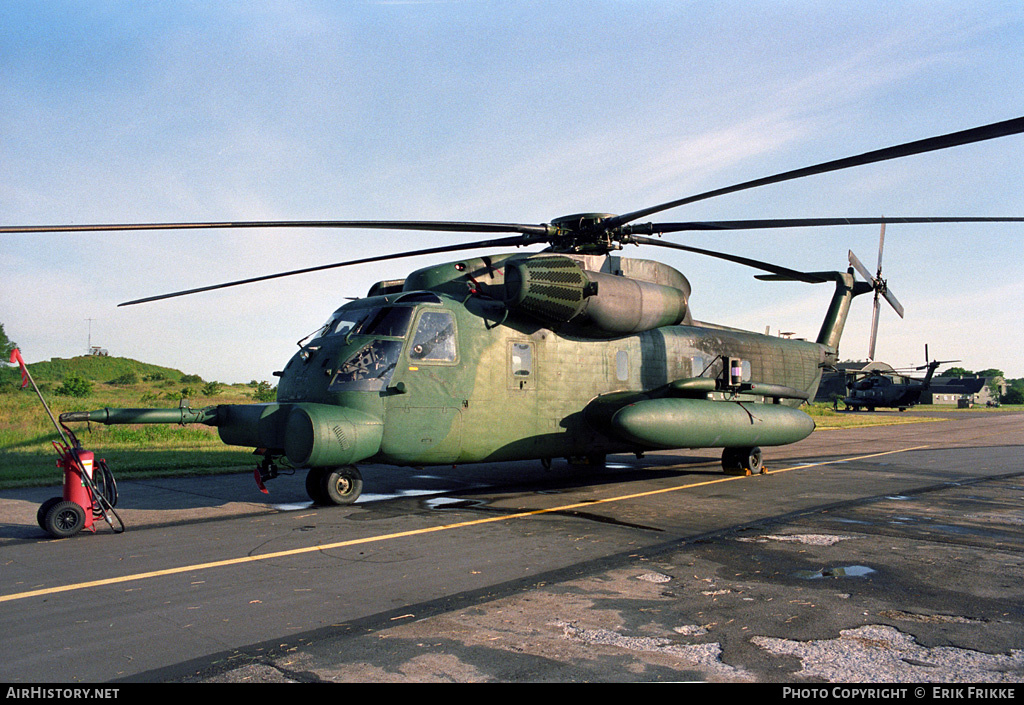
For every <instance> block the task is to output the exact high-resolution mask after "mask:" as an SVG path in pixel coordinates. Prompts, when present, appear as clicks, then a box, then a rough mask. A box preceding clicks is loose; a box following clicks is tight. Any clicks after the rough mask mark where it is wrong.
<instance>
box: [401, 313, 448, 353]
mask: <svg viewBox="0 0 1024 705" xmlns="http://www.w3.org/2000/svg"><path fill="white" fill-rule="evenodd" d="M455 350H456V348H455V319H454V318H453V317H452V314H451V313H449V312H448V311H425V312H424V313H423V315H422V316H420V322H419V324H418V325H417V326H416V333H415V335H414V336H413V339H412V344H410V345H409V360H410V361H413V362H455Z"/></svg>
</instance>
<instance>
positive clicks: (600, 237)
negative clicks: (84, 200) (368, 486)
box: [0, 118, 1024, 504]
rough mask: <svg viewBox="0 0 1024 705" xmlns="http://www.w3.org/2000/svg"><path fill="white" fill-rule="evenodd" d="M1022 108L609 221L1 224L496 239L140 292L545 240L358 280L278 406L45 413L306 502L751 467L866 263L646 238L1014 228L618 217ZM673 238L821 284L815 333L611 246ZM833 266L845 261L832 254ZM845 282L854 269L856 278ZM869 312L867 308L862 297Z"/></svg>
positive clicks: (968, 135)
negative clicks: (419, 487)
mask: <svg viewBox="0 0 1024 705" xmlns="http://www.w3.org/2000/svg"><path fill="white" fill-rule="evenodd" d="M1022 131H1024V118H1016V119H1013V120H1008V121H1005V122H1000V123H994V124H991V125H987V126H983V127H979V128H974V129H970V130H964V131H961V132H956V133H951V134H948V135H942V136H939V137H933V138H929V139H924V140H918V141H915V142H910V143H905V144H901V145H897V146H894V147H889V148H885V149H880V150H874V151H871V152H867V153H864V154H861V155H858V156H853V157H848V158H844V159H838V160H833V161H828V162H823V163H821V164H817V165H814V166H810V167H806V168H802V169H796V170H791V171H786V172H782V173H779V174H775V175H773V176H769V177H765V178H761V179H756V180H752V181H745V182H742V183H738V184H735V185H732V186H728V187H725V188H720V189H716V190H713V191H708V192H704V193H700V194H697V195H693V196H689V197H686V198H682V199H678V200H675V201H670V202H667V203H663V204H660V205H657V206H653V207H649V208H645V209H641V210H638V211H634V212H631V213H626V214H624V215H609V214H603V213H589V214H581V215H575V216H566V217H562V218H557V219H555V220H553V221H552V222H551V223H544V224H517V223H474V222H457V221H273V222H208V223H160V224H120V225H81V226H17V227H4V228H0V232H8V233H13V232H22V233H24V232H84V231H96V230H104V231H130V230H154V229H156V230H160V229H164V230H170V229H199V228H254V227H260V228H276V227H323V228H355V229H384V230H418V231H435V232H474V233H486V234H488V235H492V236H493V235H495V234H499V233H513V235H511V236H506V237H501V238H493V237H492V238H490V239H486V240H482V241H477V242H472V243H466V244H457V245H444V246H437V247H430V248H425V249H418V250H414V251H408V252H401V253H396V254H382V255H379V256H374V257H368V258H363V259H358V260H350V261H345V262H338V263H334V264H325V265H319V266H315V267H308V268H304V269H299V270H292V271H288V272H281V273H276V274H270V275H265V276H260V277H251V278H247V279H243V280H238V281H233V282H228V283H224V284H217V285H212V286H204V287H198V288H192V289H187V290H183V291H178V292H174V293H170V294H163V295H158V296H150V297H146V298H141V299H136V300H133V301H129V302H126V304H122V305H130V304H139V303H143V302H149V301H156V300H160V299H165V298H169V297H174V296H182V295H186V294H195V293H199V292H204V291H211V290H215V289H220V288H224V287H229V286H236V285H240V284H249V283H254V282H259V281H265V280H268V279H273V278H278V277H284V276H291V275H296V274H301V273H309V272H314V271H321V270H325V269H330V268H334V267H342V266H349V265H356V264H365V263H370V262H380V261H387V260H392V259H398V258H402V257H411V256H415V255H425V254H441V253H447V252H456V251H462V250H479V249H483V248H491V247H508V248H512V247H515V248H518V247H522V246H529V245H537V244H541V245H546V246H547V247H546V249H545V250H544V251H543V252H541V253H534V254H522V253H508V254H502V255H497V256H489V257H470V258H467V259H463V260H459V261H454V262H448V263H444V264H440V265H435V266H431V267H426V268H423V269H419V270H417V271H415V272H413V273H411V274H409V275H408V276H406V277H405V278H404V279H397V280H385V281H381V282H379V283H378V284H376V285H375V286H374V287H373V288H371V290H370V291H369V292H368V294H367V296H366V297H365V298H362V299H359V300H357V301H353V302H350V303H347V304H345V305H344V306H342V307H341V308H339V309H338V310H337V311H336V312H335V313H334V314H333V315H332V316H331V317H330V318H329V319H328V321H327V323H326V324H325V325H324V326H323V327H322V328H321V329H320V330H319V331H318V332H317V333H315V334H314V335H313V336H311V337H310V338H307V339H305V340H304V341H302V345H301V347H300V350H299V351H298V352H297V353H296V354H295V355H294V356H293V357H292V359H291V360H289V361H288V364H287V365H286V366H285V367H284V368H283V369H282V370H281V371H280V372H278V373H275V374H277V375H278V376H279V377H280V382H279V385H278V398H277V401H276V402H274V403H270V404H252V405H219V406H211V407H206V408H204V409H190V408H187V407H184V408H178V409H101V410H97V411H92V412H71V413H67V414H64V415H62V416H61V421H62V422H65V423H67V422H75V421H97V422H101V423H203V424H207V425H211V426H216V427H217V428H218V431H219V434H220V436H221V438H222V440H224V442H225V443H228V444H231V445H239V446H247V447H252V448H254V449H256V452H257V453H258V454H260V455H261V456H262V457H263V461H262V464H261V466H260V468H259V469H258V470H257V478H258V480H259V481H260V482H261V483H262V481H264V480H266V479H269V478H272V477H274V476H275V475H276V474H277V468H278V463H280V462H287V463H290V464H291V465H294V466H296V467H306V468H309V473H308V475H307V482H306V484H307V489H308V491H309V494H310V496H311V497H312V498H313V499H314V500H316V501H318V502H324V503H335V504H347V503H350V502H353V501H355V499H356V498H357V497H358V496H359V493H360V491H361V487H362V480H361V477H360V474H359V472H358V470H357V468H356V463H359V462H374V463H384V464H393V465H406V466H410V465H411V466H418V465H448V464H453V463H473V462H484V461H496V460H523V459H530V458H539V459H542V460H545V461H547V460H550V459H551V458H554V457H578V456H586V457H588V458H589V459H590V460H591V461H592V462H601V461H602V460H603V458H604V456H605V455H606V454H609V453H625V452H633V453H642V452H644V451H646V450H654V449H672V448H697V447H711V448H722V449H723V455H722V464H723V467H724V468H725V469H726V470H727V471H729V472H739V473H744V474H749V473H751V472H757V471H759V470H760V469H761V450H760V447H761V446H771V445H782V444H787V443H793V442H796V441H799V440H801V439H802V438H805V437H806V436H807V435H808V434H810V433H811V431H812V430H813V428H814V424H813V421H812V420H811V419H810V417H809V416H808V415H807V414H805V413H804V412H802V411H800V410H799V409H798V407H799V406H800V405H801V404H803V403H804V402H805V401H807V400H808V399H811V398H813V396H814V392H815V390H816V389H817V387H818V384H819V383H820V380H821V373H822V369H823V368H825V367H828V366H831V365H833V364H835V362H836V361H837V359H838V346H839V340H840V337H841V335H842V332H843V327H844V325H845V322H846V319H847V315H848V312H849V307H850V304H851V301H852V299H853V298H854V297H855V296H858V295H861V294H865V293H868V292H875V294H876V306H877V299H878V296H882V297H883V298H886V300H888V301H889V302H890V303H893V301H894V299H892V298H891V297H890V296H889V295H888V290H887V288H886V287H885V283H884V281H882V280H881V277H880V272H879V274H878V275H876V276H875V277H870V276H868V277H867V278H868V281H856V280H855V278H854V268H851V269H850V270H847V271H842V272H840V271H835V272H827V271H826V272H799V271H795V270H792V269H789V268H786V267H782V266H779V265H774V264H770V263H768V262H764V261H760V260H754V259H749V258H745V257H741V256H737V255H733V254H727V253H723V252H717V251H711V250H706V249H701V248H695V247H691V246H687V245H683V244H679V243H674V242H670V241H664V240H660V239H655V238H653V237H650V236H652V235H663V234H667V233H675V232H683V231H694V230H746V229H770V228H786V227H821V226H833V225H854V224H879V223H884V222H890V223H891V222H897V223H925V222H933V223H942V222H947V223H951V222H961V223H962V222H996V221H1024V218H973V217H964V218H944V217H939V218H931V217H920V218H917V217H915V218H801V219H766V220H743V221H712V222H674V223H660V224H654V223H636V221H638V220H640V219H642V218H645V217H647V216H649V215H652V214H655V213H658V212H662V211H665V210H669V209H672V208H676V207H679V206H683V205H687V204H690V203H694V202H696V201H701V200H705V199H710V198H713V197H717V196H721V195H725V194H729V193H734V192H738V191H742V190H746V189H751V188H756V187H760V186H766V185H769V184H774V183H780V182H784V181H789V180H794V179H798V178H803V177H807V176H812V175H815V174H822V173H826V172H830V171H838V170H841V169H847V168H852V167H856V166H861V165H866V164H871V163H876V162H882V161H887V160H891V159H897V158H901V157H907V156H911V155H914V154H921V153H924V152H929V151H934V150H940V149H946V148H950V147H954V146H958V145H965V144H970V143H973V142H980V141H984V140H990V139H994V138H997V137H1003V136H1007V135H1012V134H1018V133H1020V132H1022ZM630 244H632V245H648V246H657V247H665V248H672V249H678V250H685V251H688V252H694V253H698V254H703V255H708V256H711V257H716V258H720V259H724V260H727V261H731V262H734V263H738V264H743V265H746V266H750V267H753V268H756V269H759V270H762V271H766V272H769V274H768V275H762V276H761V278H763V279H773V280H783V281H802V282H808V283H823V282H832V283H833V284H834V286H835V293H834V295H833V298H832V302H831V304H830V306H829V309H828V311H827V314H826V316H825V320H824V322H823V324H822V326H821V330H820V333H819V335H818V337H817V339H816V340H815V341H814V342H809V341H802V340H787V339H781V338H774V337H770V336H767V335H762V334H757V333H750V332H746V331H740V330H736V329H732V328H728V327H726V326H721V325H716V324H711V323H706V322H700V321H696V320H694V318H693V315H692V313H691V311H690V309H689V295H690V286H689V283H688V282H687V280H686V278H685V277H684V276H683V275H682V274H681V273H679V272H678V271H676V270H674V269H672V268H671V267H668V266H666V265H664V264H661V263H659V262H654V261H650V260H640V259H630V258H625V257H620V256H618V255H617V254H615V253H616V252H618V251H619V250H621V249H622V248H623V247H624V246H625V245H630ZM851 262H852V260H851ZM862 276H863V273H862ZM876 316H877V308H876Z"/></svg>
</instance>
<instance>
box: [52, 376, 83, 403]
mask: <svg viewBox="0 0 1024 705" xmlns="http://www.w3.org/2000/svg"><path fill="white" fill-rule="evenodd" d="M53 393H54V394H58V395H60V396H62V397H87V396H89V395H90V394H92V382H90V381H89V380H87V379H86V378H85V377H81V376H79V375H77V374H74V373H72V374H69V375H67V376H66V377H65V378H64V383H63V384H62V385H60V386H59V387H57V388H56V389H55V390H53Z"/></svg>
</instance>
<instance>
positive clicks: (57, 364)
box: [2, 355, 186, 388]
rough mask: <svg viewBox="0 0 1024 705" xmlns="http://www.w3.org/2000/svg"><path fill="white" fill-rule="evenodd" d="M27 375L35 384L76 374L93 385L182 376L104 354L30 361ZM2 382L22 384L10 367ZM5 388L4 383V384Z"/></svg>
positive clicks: (172, 371) (54, 380)
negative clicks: (127, 379) (115, 381)
mask: <svg viewBox="0 0 1024 705" xmlns="http://www.w3.org/2000/svg"><path fill="white" fill-rule="evenodd" d="M26 366H27V367H28V370H29V372H31V373H32V378H33V379H35V381H36V384H40V388H42V385H41V383H42V382H58V383H59V382H63V381H64V378H65V377H67V376H68V375H78V376H80V377H83V378H85V379H88V380H90V381H93V382H101V383H102V382H112V381H114V380H117V379H120V378H124V377H126V376H131V375H135V376H136V377H137V378H138V379H139V380H143V379H147V378H151V379H153V380H174V381H180V380H181V378H182V377H185V376H186V375H185V373H183V372H182V371H181V370H174V369H171V368H169V367H160V366H159V365H150V364H148V363H145V362H139V361H138V360H132V359H130V358H127V357H109V356H106V355H102V356H101V355H82V356H81V357H72V358H68V359H64V358H59V357H55V358H52V359H51V360H49V361H47V362H33V363H30V364H28V365H26ZM2 379H3V381H4V382H7V381H13V382H14V383H15V384H16V385H19V386H20V384H21V375H20V374H19V372H18V369H17V367H10V368H7V369H6V370H4V376H3V378H2ZM4 386H6V384H5V385H4Z"/></svg>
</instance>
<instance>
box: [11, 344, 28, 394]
mask: <svg viewBox="0 0 1024 705" xmlns="http://www.w3.org/2000/svg"><path fill="white" fill-rule="evenodd" d="M11 362H12V363H14V362H17V363H18V365H19V366H20V367H21V388H22V389H24V388H25V387H27V386H28V368H27V367H25V361H24V360H22V359H21V352H20V351H19V350H18V348H14V350H12V351H11Z"/></svg>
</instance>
